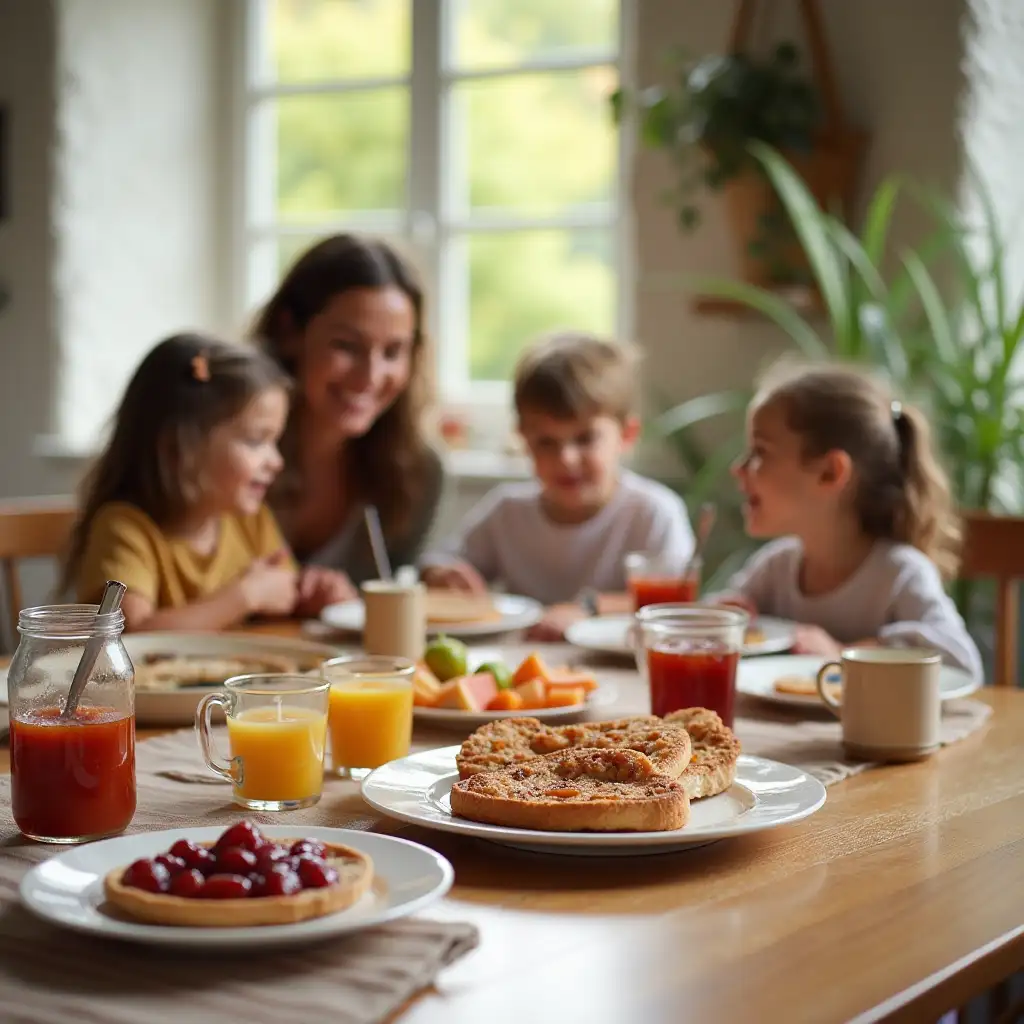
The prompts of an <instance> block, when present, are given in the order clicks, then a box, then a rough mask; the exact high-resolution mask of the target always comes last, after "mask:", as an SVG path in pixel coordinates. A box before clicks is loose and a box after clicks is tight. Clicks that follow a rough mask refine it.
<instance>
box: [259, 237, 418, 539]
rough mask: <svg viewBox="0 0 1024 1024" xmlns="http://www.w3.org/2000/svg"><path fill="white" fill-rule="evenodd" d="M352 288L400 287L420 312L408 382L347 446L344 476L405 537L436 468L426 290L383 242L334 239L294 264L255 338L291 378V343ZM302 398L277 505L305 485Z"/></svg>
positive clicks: (392, 531)
mask: <svg viewBox="0 0 1024 1024" xmlns="http://www.w3.org/2000/svg"><path fill="white" fill-rule="evenodd" d="M352 288H398V289H399V290H400V291H402V292H403V293H404V294H405V296H406V297H407V298H408V299H409V302H410V303H411V304H412V308H413V313H414V317H415V320H414V323H415V331H414V334H413V345H412V360H411V366H410V374H409V385H408V387H406V389H405V390H404V391H403V392H402V394H401V395H399V396H398V398H397V399H395V401H394V402H393V403H392V404H391V406H389V407H388V409H386V410H385V411H384V413H382V414H381V416H380V417H379V418H378V419H377V421H376V423H374V424H373V426H372V427H371V428H370V429H369V430H368V431H367V432H366V433H365V434H364V435H363V436H362V437H357V438H352V439H351V440H350V441H348V442H347V443H346V450H345V461H344V462H342V461H341V460H339V463H338V472H339V473H344V474H345V477H346V479H345V483H346V486H347V488H348V489H349V493H351V494H353V495H354V496H355V497H356V498H358V499H359V500H361V501H365V502H367V503H368V504H372V505H376V506H377V509H378V511H379V512H380V516H381V522H382V525H383V527H384V531H385V533H386V534H387V535H388V538H389V539H401V538H402V537H403V535H404V534H405V533H406V531H407V530H408V529H409V528H410V527H411V525H412V523H413V521H414V520H415V513H416V509H417V508H418V506H419V504H420V502H421V501H422V500H423V498H424V495H425V492H426V488H427V486H428V481H429V474H430V471H431V467H432V463H433V460H432V456H431V452H430V449H429V446H428V443H427V440H426V437H425V435H424V432H423V415H424V412H425V409H426V406H427V403H428V401H429V399H430V397H431V380H430V360H429V358H428V353H427V351H426V350H427V338H426V332H425V330H424V316H425V314H424V296H423V288H422V285H421V284H420V281H419V279H418V277H417V275H416V273H415V271H414V270H413V268H412V266H411V265H410V264H409V263H407V262H406V261H405V260H404V259H403V258H402V257H401V256H399V254H398V253H397V252H395V250H394V249H392V248H391V247H390V246H389V245H387V244H386V243H385V242H382V241H379V240H375V239H367V238H359V237H357V236H355V235H333V236H331V237H330V238H325V239H324V240H323V241H321V242H318V243H317V244H316V245H314V246H313V247H312V248H311V249H307V250H306V252H305V253H303V255H302V256H300V257H299V259H298V260H297V261H296V262H295V263H294V264H293V265H292V267H291V269H290V270H289V271H288V273H287V274H286V275H285V277H284V280H283V281H282V282H281V284H280V286H279V287H278V289H277V291H276V292H275V294H274V296H273V297H272V298H271V299H270V301H269V302H268V303H267V304H266V306H264V307H263V309H262V310H261V311H260V313H259V316H258V317H257V319H256V323H255V325H254V326H253V331H252V333H253V336H254V337H255V339H256V340H257V342H259V343H260V344H261V345H262V346H263V348H264V349H265V351H266V352H267V353H268V354H269V355H271V356H273V358H274V359H276V360H277V362H278V364H279V365H280V366H281V367H282V368H283V369H284V370H285V371H286V372H287V373H289V374H290V375H292V376H295V375H296V361H295V358H294V357H293V356H292V355H291V353H290V351H289V347H288V344H287V342H288V340H289V338H290V337H292V336H293V333H294V332H296V331H298V332H300V333H301V332H302V331H304V330H305V328H306V326H307V325H308V324H309V322H310V320H312V319H313V317H315V316H317V315H318V314H319V313H321V312H323V310H324V309H325V307H326V306H327V304H328V303H329V302H330V301H331V299H333V298H334V297H335V296H337V295H340V294H341V293H342V292H346V291H349V290H350V289H352ZM301 415H302V397H301V395H297V396H296V401H295V402H294V404H293V411H292V416H291V417H290V418H289V423H288V427H287V428H286V430H285V437H284V441H283V443H282V451H283V452H284V454H285V458H286V460H289V461H291V462H292V463H293V464H292V465H291V466H286V468H285V472H284V473H283V474H282V475H281V481H280V483H281V486H280V487H279V488H277V497H278V501H279V502H280V503H281V504H287V503H289V502H290V501H291V500H293V499H294V495H295V493H296V492H297V490H298V487H299V486H301V481H300V480H299V479H298V477H297V469H296V467H295V465H294V460H295V458H296V451H295V447H296V431H297V421H298V417H299V416H301Z"/></svg>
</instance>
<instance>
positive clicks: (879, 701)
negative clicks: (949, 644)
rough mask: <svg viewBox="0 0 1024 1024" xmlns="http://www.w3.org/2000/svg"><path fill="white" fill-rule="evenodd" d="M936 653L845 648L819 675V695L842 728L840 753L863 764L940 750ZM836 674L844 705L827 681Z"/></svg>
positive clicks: (926, 650)
mask: <svg viewBox="0 0 1024 1024" xmlns="http://www.w3.org/2000/svg"><path fill="white" fill-rule="evenodd" d="M941 664H942V659H941V657H940V656H939V654H938V652H937V651H933V650H931V649H929V648H913V647H849V648H847V649H846V650H844V651H843V653H842V655H841V659H840V660H839V661H830V662H827V663H826V664H824V665H822V667H821V669H820V670H819V671H818V693H819V694H820V695H821V699H822V700H823V701H824V702H825V704H826V705H827V706H828V708H829V710H830V711H831V712H832V713H833V714H834V715H835V716H836V717H837V718H838V719H839V720H840V722H842V725H843V747H844V748H845V749H846V752H847V753H848V754H849V755H850V756H851V757H856V758H862V759H864V760H866V761H915V760H917V759H918V758H921V757H926V756H927V755H929V754H932V753H934V752H935V751H936V750H938V749H939V745H940V737H939V728H940V722H941V717H942V695H941V692H940V688H939V671H940V667H941ZM836 669H839V671H840V672H842V676H843V696H842V701H841V702H840V701H838V700H836V698H835V697H834V696H832V694H831V693H829V691H828V688H827V686H826V680H827V679H828V676H829V673H830V672H834V671H835V670H836Z"/></svg>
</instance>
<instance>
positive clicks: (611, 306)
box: [468, 229, 615, 380]
mask: <svg viewBox="0 0 1024 1024" xmlns="http://www.w3.org/2000/svg"><path fill="white" fill-rule="evenodd" d="M468 249H469V318H468V321H469V363H470V366H469V371H470V377H471V378H472V379H473V380H507V379H508V378H509V377H510V375H511V372H512V367H513V366H514V364H515V361H516V358H517V357H518V356H519V353H520V351H521V350H522V348H523V346H524V345H527V344H529V343H530V342H531V341H533V340H534V339H535V338H536V337H537V336H538V335H539V334H543V333H545V332H547V331H552V330H558V329H569V328H573V329H577V330H585V331H594V332H597V333H599V334H603V335H612V334H613V333H614V331H615V264H614V258H613V238H612V233H611V232H610V231H605V230H597V229H588V230H585V231H583V230H580V231H518V232H494V233H491V232H488V233H486V234H477V235H470V236H469V237H468Z"/></svg>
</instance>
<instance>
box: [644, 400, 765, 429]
mask: <svg viewBox="0 0 1024 1024" xmlns="http://www.w3.org/2000/svg"><path fill="white" fill-rule="evenodd" d="M749 404H750V394H749V392H746V391H716V392H712V393H711V394H708V395H697V397H696V398H689V399H687V400H686V401H685V402H680V403H679V404H678V405H676V406H674V407H673V408H671V409H667V410H666V411H665V412H663V413H662V414H661V415H660V416H658V418H657V419H656V420H655V421H654V427H653V430H654V432H655V433H656V434H658V435H660V436H662V437H665V436H668V435H670V434H674V433H676V432H677V431H681V430H685V429H686V428H687V427H692V426H693V425H694V424H696V423H703V422H704V421H705V420H709V419H712V418H713V417H715V416H724V415H725V414H727V413H731V412H744V411H746V408H747V406H748V405H749Z"/></svg>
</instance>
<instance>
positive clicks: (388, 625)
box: [362, 580, 427, 662]
mask: <svg viewBox="0 0 1024 1024" xmlns="http://www.w3.org/2000/svg"><path fill="white" fill-rule="evenodd" d="M362 592H363V607H364V609H365V619H364V621H363V650H364V651H365V652H366V653H367V654H380V655H385V656H387V657H390V658H408V659H409V660H410V661H414V662H415V661H419V660H420V659H421V658H422V657H423V648H424V647H425V646H426V642H427V592H426V588H425V587H424V586H423V584H422V583H409V584H403V583H398V582H391V581H390V580H367V581H366V582H365V583H364V584H363V585H362Z"/></svg>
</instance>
